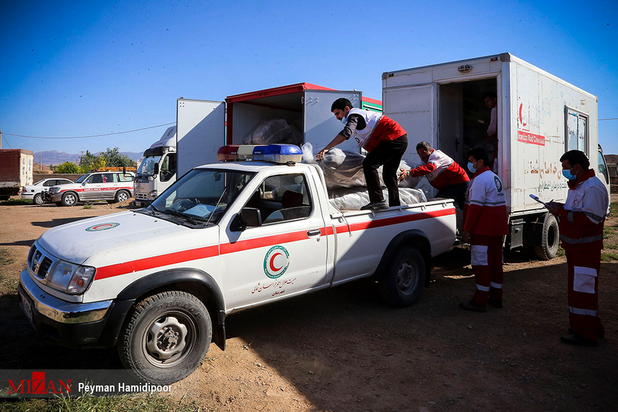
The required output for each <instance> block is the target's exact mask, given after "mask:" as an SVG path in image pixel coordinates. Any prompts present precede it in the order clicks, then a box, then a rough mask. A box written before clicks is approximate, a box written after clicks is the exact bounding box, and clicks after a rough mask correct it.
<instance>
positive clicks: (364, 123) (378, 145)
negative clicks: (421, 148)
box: [315, 98, 408, 210]
mask: <svg viewBox="0 0 618 412" xmlns="http://www.w3.org/2000/svg"><path fill="white" fill-rule="evenodd" d="M331 111H332V112H333V113H334V115H335V117H336V118H337V120H340V121H341V122H343V124H344V125H345V126H344V128H343V130H342V131H341V132H340V133H339V134H338V135H337V136H335V138H334V139H333V140H332V141H331V142H330V143H329V144H328V145H326V147H325V148H324V149H322V150H321V151H320V152H319V153H318V154H317V155H316V156H315V158H316V160H321V159H323V158H324V154H325V153H326V152H328V151H329V150H330V149H332V148H333V147H335V146H337V145H338V144H340V143H343V142H344V141H346V140H347V139H349V138H350V137H352V136H353V137H354V140H356V142H357V143H358V145H359V147H362V148H364V149H365V150H367V151H368V152H369V154H368V155H367V157H366V158H365V160H364V161H363V172H364V173H365V180H366V182H367V190H368V191H369V202H370V203H369V204H367V205H365V206H363V207H362V208H361V209H362V210H378V209H387V208H388V207H389V206H399V205H400V203H399V188H398V186H397V170H399V163H400V162H401V158H402V156H403V154H404V153H405V152H406V149H407V148H408V135H407V133H406V131H405V130H404V129H403V127H401V126H400V125H399V123H397V122H396V121H394V120H392V119H391V118H389V117H387V116H384V115H382V114H380V113H377V112H370V111H368V110H362V109H355V108H354V107H353V106H352V103H351V102H350V101H349V100H348V99H345V98H340V99H337V100H335V101H334V102H333V104H332V106H331ZM380 166H382V178H383V179H384V184H385V185H386V188H387V189H388V204H387V203H386V201H385V200H384V196H383V195H382V189H381V188H380V177H379V175H378V168H379V167H380Z"/></svg>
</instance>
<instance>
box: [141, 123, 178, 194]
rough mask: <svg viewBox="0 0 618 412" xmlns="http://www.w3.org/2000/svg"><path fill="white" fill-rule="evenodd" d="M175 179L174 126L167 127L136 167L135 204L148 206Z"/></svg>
mask: <svg viewBox="0 0 618 412" xmlns="http://www.w3.org/2000/svg"><path fill="white" fill-rule="evenodd" d="M175 181H176V126H172V127H168V128H167V130H165V132H164V133H163V135H162V136H161V138H160V139H159V140H157V141H156V142H154V143H153V144H152V145H151V146H150V147H149V148H148V149H146V151H144V159H142V162H141V163H140V165H139V167H138V168H137V174H136V176H135V181H134V188H133V195H134V196H135V201H134V203H135V205H136V206H148V205H149V204H150V203H152V201H153V200H154V199H156V197H157V196H158V195H159V194H160V193H162V192H163V191H164V190H165V189H167V188H168V187H170V186H171V184H172V183H174V182H175Z"/></svg>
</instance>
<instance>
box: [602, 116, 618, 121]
mask: <svg viewBox="0 0 618 412" xmlns="http://www.w3.org/2000/svg"><path fill="white" fill-rule="evenodd" d="M603 120H618V117H613V118H611V119H599V121H600V122H601V121H603Z"/></svg>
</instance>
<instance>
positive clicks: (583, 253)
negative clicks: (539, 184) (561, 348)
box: [547, 150, 609, 346]
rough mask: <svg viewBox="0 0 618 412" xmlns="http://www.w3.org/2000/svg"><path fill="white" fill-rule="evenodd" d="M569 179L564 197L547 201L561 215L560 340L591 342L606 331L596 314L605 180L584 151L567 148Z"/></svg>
mask: <svg viewBox="0 0 618 412" xmlns="http://www.w3.org/2000/svg"><path fill="white" fill-rule="evenodd" d="M560 161H561V162H562V174H563V175H564V177H566V178H567V179H568V184H569V192H568V195H567V199H566V202H565V203H564V204H561V203H559V202H551V203H549V204H548V205H547V208H548V210H549V211H550V213H552V214H553V215H555V216H557V217H558V218H560V240H561V241H562V247H563V248H564V251H565V252H566V258H567V266H568V293H569V294H568V298H569V299H568V301H569V323H570V325H571V327H570V330H569V331H570V332H571V335H567V336H563V337H561V338H560V339H561V340H562V342H564V343H568V344H573V345H583V346H595V345H596V344H597V340H598V339H599V338H600V337H603V336H604V335H605V328H604V327H603V324H602V323H601V319H600V318H599V312H598V309H599V295H598V293H599V277H598V275H599V270H600V269H601V249H603V225H604V223H605V216H606V214H607V208H608V206H609V196H608V194H607V189H606V188H605V185H604V184H603V183H602V182H601V181H600V180H599V178H598V177H596V176H595V173H594V169H590V161H589V160H588V157H586V155H585V154H584V152H582V151H579V150H570V151H568V152H566V153H565V154H563V155H562V157H561V158H560Z"/></svg>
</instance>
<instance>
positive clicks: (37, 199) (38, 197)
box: [34, 194, 43, 205]
mask: <svg viewBox="0 0 618 412" xmlns="http://www.w3.org/2000/svg"><path fill="white" fill-rule="evenodd" d="M34 203H35V204H37V205H41V204H43V199H42V198H41V195H39V194H37V195H34Z"/></svg>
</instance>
